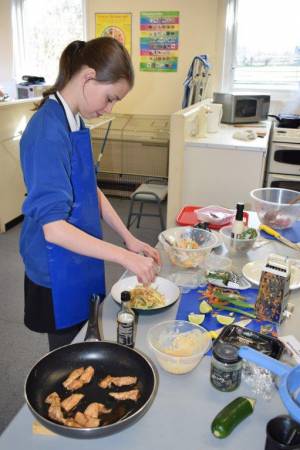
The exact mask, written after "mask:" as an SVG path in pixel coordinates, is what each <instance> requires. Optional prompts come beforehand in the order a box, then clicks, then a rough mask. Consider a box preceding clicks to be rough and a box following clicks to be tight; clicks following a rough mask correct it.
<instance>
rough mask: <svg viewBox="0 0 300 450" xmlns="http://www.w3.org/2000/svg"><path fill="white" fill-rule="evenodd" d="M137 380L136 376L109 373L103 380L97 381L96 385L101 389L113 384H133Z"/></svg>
mask: <svg viewBox="0 0 300 450" xmlns="http://www.w3.org/2000/svg"><path fill="white" fill-rule="evenodd" d="M136 382H137V377H112V376H111V375H107V377H105V378H104V379H103V380H101V381H99V383H98V385H99V387H101V388H102V389H107V388H110V387H111V385H112V384H113V385H114V386H118V387H121V386H130V385H131V384H135V383H136Z"/></svg>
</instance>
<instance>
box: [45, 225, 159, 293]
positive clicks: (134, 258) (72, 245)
mask: <svg viewBox="0 0 300 450" xmlns="http://www.w3.org/2000/svg"><path fill="white" fill-rule="evenodd" d="M43 231H44V235H45V239H46V241H48V242H50V243H53V244H56V245H59V246H61V247H64V248H66V249H67V250H71V251H72V252H75V253H79V254H80V255H84V256H90V257H92V258H97V259H104V260H106V261H112V262H115V263H118V264H121V265H122V266H123V267H125V269H128V270H130V271H132V272H133V273H135V274H136V276H137V278H138V281H139V282H140V283H143V284H150V283H152V281H154V279H155V276H156V267H155V262H154V260H153V259H152V258H151V257H146V256H142V255H139V254H136V253H133V252H131V251H128V250H126V249H124V248H121V247H118V246H116V245H113V244H110V243H109V242H105V241H102V240H101V239H97V238H95V237H93V236H91V235H89V234H87V233H85V232H84V231H82V230H80V229H79V228H76V227H74V226H73V225H71V224H70V223H68V222H66V221H65V220H57V221H55V222H50V223H47V224H45V225H43Z"/></svg>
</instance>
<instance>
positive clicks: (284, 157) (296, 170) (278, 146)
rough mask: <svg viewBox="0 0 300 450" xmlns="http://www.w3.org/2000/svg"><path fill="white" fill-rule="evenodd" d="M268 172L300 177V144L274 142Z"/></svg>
mask: <svg viewBox="0 0 300 450" xmlns="http://www.w3.org/2000/svg"><path fill="white" fill-rule="evenodd" d="M269 152H270V153H269V162H268V172H271V173H284V174H291V175H299V176H300V144H290V143H286V142H284V143H283V142H272V144H271V148H270V150H269Z"/></svg>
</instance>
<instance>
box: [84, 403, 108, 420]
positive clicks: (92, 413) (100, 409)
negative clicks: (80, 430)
mask: <svg viewBox="0 0 300 450" xmlns="http://www.w3.org/2000/svg"><path fill="white" fill-rule="evenodd" d="M110 412H111V409H108V408H106V406H105V405H103V403H96V402H94V403H90V404H89V405H88V407H87V408H86V409H85V411H84V414H85V415H86V416H87V417H91V418H96V419H97V418H98V417H99V416H100V414H108V413H110Z"/></svg>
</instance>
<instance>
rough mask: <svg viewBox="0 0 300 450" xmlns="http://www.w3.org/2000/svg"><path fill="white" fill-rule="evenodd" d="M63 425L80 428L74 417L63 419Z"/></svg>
mask: <svg viewBox="0 0 300 450" xmlns="http://www.w3.org/2000/svg"><path fill="white" fill-rule="evenodd" d="M64 425H67V427H73V428H82V427H81V426H80V425H79V423H77V422H76V421H75V420H74V419H72V418H71V419H65V421H64Z"/></svg>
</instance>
